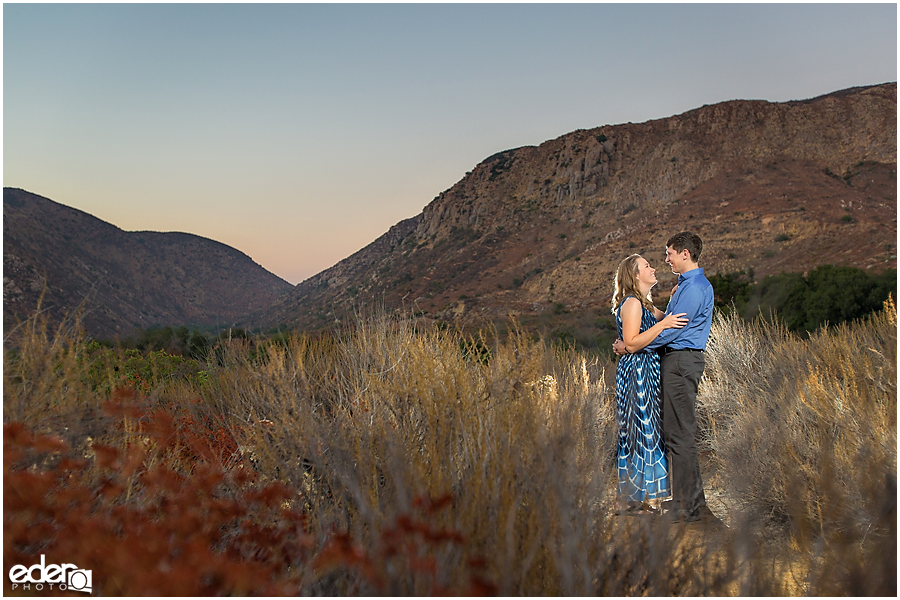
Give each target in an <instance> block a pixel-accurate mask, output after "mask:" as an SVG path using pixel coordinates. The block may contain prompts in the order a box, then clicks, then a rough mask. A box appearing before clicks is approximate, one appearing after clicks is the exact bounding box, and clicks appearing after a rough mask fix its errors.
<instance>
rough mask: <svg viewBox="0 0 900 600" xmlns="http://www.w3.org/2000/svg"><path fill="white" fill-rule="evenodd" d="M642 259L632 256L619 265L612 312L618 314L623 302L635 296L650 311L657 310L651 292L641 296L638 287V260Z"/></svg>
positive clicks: (638, 256)
mask: <svg viewBox="0 0 900 600" xmlns="http://www.w3.org/2000/svg"><path fill="white" fill-rule="evenodd" d="M639 258H641V255H640V254H632V255H631V256H629V257H628V258H626V259H625V260H623V261H622V262H620V263H619V268H618V269H617V270H616V290H615V293H613V297H612V311H613V313H615V312H616V309H618V308H619V305H620V304H622V301H623V300H625V298H627V297H628V296H634V297H635V298H637V299H638V300H640V301H641V304H643V305H644V307H645V308H646V309H647V310H649V311H651V312H652V311H653V309H654V308H655V307H654V306H653V301H652V300H651V299H650V292H647V295H646V296H642V295H641V290H640V288H639V287H638V282H637V274H638V262H637V261H638V259H639Z"/></svg>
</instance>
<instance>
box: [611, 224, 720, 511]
mask: <svg viewBox="0 0 900 600" xmlns="http://www.w3.org/2000/svg"><path fill="white" fill-rule="evenodd" d="M702 250H703V241H702V240H701V239H700V236H698V235H696V234H694V233H691V232H689V231H683V232H681V233H678V234H675V235H673V236H672V237H671V238H669V241H668V242H666V263H667V264H668V265H669V266H670V267H671V268H672V272H673V273H675V274H676V275H678V284H677V285H676V286H675V291H674V293H673V294H672V298H671V299H670V300H669V305H668V307H667V308H666V312H667V313H686V316H687V318H688V322H687V325H685V326H684V327H683V328H682V329H667V330H665V331H663V332H662V333H660V334H659V335H658V336H657V337H656V339H655V340H653V341H652V342H651V343H650V344H648V345H647V347H646V349H649V350H653V349H658V350H659V353H660V356H661V365H660V377H661V382H660V383H661V388H662V413H663V414H662V429H663V439H664V440H665V442H666V447H667V448H668V450H669V469H670V475H671V478H672V509H671V510H670V511H668V513H669V514H671V518H672V520H673V521H681V520H683V521H697V520H699V519H700V517H701V515H709V514H711V513H710V512H709V509H708V508H707V506H706V496H705V495H704V493H703V480H702V478H701V476H700V461H699V460H698V458H697V439H696V436H697V416H696V411H695V408H696V404H697V388H698V386H699V384H700V377H701V376H702V375H703V369H704V367H705V366H706V362H705V360H704V356H703V352H704V351H705V350H706V343H707V341H708V340H709V330H710V327H711V326H712V314H713V289H712V285H711V284H710V283H709V281H708V280H707V279H706V277H705V276H704V274H703V269H701V268H700V266H699V265H698V261H699V259H700V252H701V251H702ZM624 346H625V345H624V344H623V343H622V341H621V340H616V342H615V343H614V344H613V350H614V351H615V352H616V354H624V353H625V352H626V350H625V347H624Z"/></svg>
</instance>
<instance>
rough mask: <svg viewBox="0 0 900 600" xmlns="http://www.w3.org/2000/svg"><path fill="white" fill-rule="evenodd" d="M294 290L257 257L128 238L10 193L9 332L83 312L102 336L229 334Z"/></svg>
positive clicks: (192, 238) (169, 240) (186, 240)
mask: <svg viewBox="0 0 900 600" xmlns="http://www.w3.org/2000/svg"><path fill="white" fill-rule="evenodd" d="M290 289H291V285H290V284H289V283H288V282H286V281H284V280H282V279H280V278H279V277H277V276H276V275H273V274H272V273H269V272H268V271H266V270H265V269H263V268H262V267H261V266H259V265H258V264H256V263H254V262H253V261H252V260H251V259H250V257H249V256H247V255H245V254H243V253H241V252H239V251H238V250H235V249H234V248H231V247H229V246H226V245H224V244H220V243H219V242H215V241H213V240H209V239H206V238H202V237H199V236H196V235H191V234H187V233H158V232H152V231H136V232H126V231H122V230H121V229H119V228H118V227H115V226H114V225H111V224H109V223H105V222H104V221H101V220H100V219H97V218H95V217H93V216H91V215H89V214H87V213H84V212H82V211H79V210H75V209H73V208H69V207H67V206H63V205H62V204H58V203H56V202H53V201H52V200H49V199H47V198H43V197H41V196H37V195H35V194H31V193H29V192H26V191H24V190H18V189H11V188H4V190H3V314H4V327H5V328H6V329H7V330H9V328H11V327H13V326H15V324H16V323H17V322H19V321H20V320H21V319H23V318H27V317H29V316H31V315H32V314H33V312H34V310H35V307H36V306H37V302H38V298H39V297H40V296H41V294H43V301H42V305H41V306H42V309H45V310H47V311H48V314H49V315H50V316H51V317H52V318H53V319H54V320H57V321H58V320H59V319H60V318H62V317H63V315H65V314H66V313H67V312H70V311H74V310H75V309H76V308H77V307H78V306H79V305H81V304H82V303H83V304H84V309H85V311H86V313H85V316H84V325H85V328H86V330H87V332H88V333H89V334H91V335H93V336H96V337H113V336H116V335H127V334H130V333H132V332H133V331H134V329H135V328H146V327H150V326H153V325H191V326H221V327H225V326H229V325H231V324H232V323H233V322H234V321H235V320H236V319H238V318H239V317H242V316H244V315H246V314H248V313H250V312H253V311H255V310H259V309H261V308H262V307H264V306H268V305H270V304H271V303H272V302H273V301H274V300H275V299H276V298H277V296H278V295H279V294H281V293H284V292H286V291H288V290H290Z"/></svg>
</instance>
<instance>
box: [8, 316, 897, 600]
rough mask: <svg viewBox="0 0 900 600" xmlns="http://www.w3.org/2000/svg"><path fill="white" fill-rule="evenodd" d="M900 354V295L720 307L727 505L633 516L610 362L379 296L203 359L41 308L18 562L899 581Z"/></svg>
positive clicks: (19, 430)
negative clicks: (470, 326)
mask: <svg viewBox="0 0 900 600" xmlns="http://www.w3.org/2000/svg"><path fill="white" fill-rule="evenodd" d="M896 350H897V315H896V308H895V306H894V304H893V303H892V302H891V301H888V302H887V303H885V306H884V309H883V310H882V311H880V312H878V313H876V314H874V315H873V316H872V317H870V318H868V319H866V320H864V321H859V322H855V323H852V324H844V325H840V326H838V327H832V328H829V329H821V330H819V331H818V332H816V333H813V334H811V335H809V336H808V337H804V338H801V337H799V336H796V335H794V334H792V333H790V332H788V331H786V330H785V329H784V328H783V327H780V326H779V325H777V324H770V323H767V322H764V321H756V322H747V321H743V320H741V319H740V318H739V317H737V316H719V317H717V319H716V321H715V323H714V325H713V331H712V336H711V340H710V345H709V349H708V352H707V366H706V372H705V375H704V379H703V381H702V383H701V390H700V397H699V399H698V404H699V406H698V413H699V418H700V420H701V423H702V433H703V439H702V440H701V450H702V458H701V461H702V462H701V467H702V469H703V475H704V482H705V485H706V490H707V497H708V499H709V503H710V507H711V508H712V510H713V512H714V513H716V515H717V516H718V517H719V518H720V519H721V520H722V521H723V522H724V524H725V525H727V526H723V527H712V526H711V525H709V524H705V523H700V524H693V523H692V524H687V525H684V524H676V525H671V524H669V523H667V522H666V521H665V520H664V519H663V518H661V517H652V516H651V517H630V516H628V517H626V516H617V515H616V508H617V503H616V493H615V489H616V471H615V464H614V454H615V443H616V425H615V408H614V407H615V401H614V395H615V394H614V375H615V364H614V363H613V362H611V361H607V360H606V359H604V358H597V357H592V356H591V355H588V354H582V353H579V352H577V351H575V350H572V349H564V348H560V347H558V346H553V345H551V344H547V343H545V342H544V341H542V340H539V339H538V340H536V339H534V338H533V337H532V336H530V335H526V334H524V333H521V332H517V331H516V330H513V331H512V332H511V333H509V334H508V335H506V336H505V339H503V340H498V339H496V338H495V337H490V336H484V337H477V336H476V337H471V336H465V335H462V334H460V333H458V332H454V331H452V330H438V329H434V328H430V329H419V328H417V327H416V324H415V322H414V321H413V320H411V319H403V318H396V317H391V316H387V315H385V314H383V313H373V314H367V315H362V316H359V317H358V318H357V319H356V321H355V323H354V324H353V325H351V326H347V327H345V328H344V329H343V330H341V331H339V332H336V333H333V334H329V335H320V336H303V335H300V336H289V337H283V338H279V339H278V340H274V339H273V340H265V339H243V338H241V339H232V340H228V339H222V340H221V341H219V342H218V345H217V346H216V347H214V348H213V349H212V350H211V351H210V353H209V356H208V358H207V359H206V360H205V361H197V360H194V359H189V358H184V357H181V356H177V355H172V354H168V353H166V352H162V351H158V352H137V351H125V350H120V349H111V348H106V347H102V346H100V345H99V344H97V343H96V342H92V341H90V340H89V339H87V338H85V336H84V335H83V334H81V333H79V328H78V326H77V320H75V321H72V322H67V323H64V324H63V325H62V326H60V327H59V328H58V329H56V330H49V329H48V326H47V324H46V322H44V321H42V319H41V318H40V317H39V316H37V317H35V318H32V319H31V320H30V321H28V322H27V323H25V324H24V325H23V326H21V327H19V328H18V329H16V330H15V331H13V332H12V333H10V334H9V335H8V336H7V338H6V340H5V341H4V369H3V420H4V435H3V444H4V454H3V459H4V488H3V490H4V491H3V501H4V511H3V558H4V569H5V570H6V571H7V572H8V571H9V569H10V568H11V567H12V566H13V565H16V564H22V565H31V564H35V563H36V562H38V561H39V558H40V555H41V554H45V555H46V556H47V562H48V563H62V562H67V563H73V564H76V565H78V566H79V567H80V568H82V569H90V570H92V573H93V585H94V590H95V592H99V593H102V594H103V595H163V596H166V595H186V596H191V595H207V594H240V595H245V594H254V595H288V594H291V595H293V594H316V595H322V594H324V595H368V594H375V595H432V594H454V595H475V594H499V595H592V594H602V595H650V596H666V595H715V596H730V595H884V596H894V595H896V592H897V568H896V567H897V533H896V531H897V530H896V506H897V481H896V474H897V387H896V383H897V372H896V364H897V356H896ZM4 586H5V587H4V591H5V592H6V593H7V594H10V593H21V592H18V591H14V590H12V589H11V587H10V583H9V580H8V579H5V583H4ZM28 593H37V594H40V593H45V594H46V593H53V592H28Z"/></svg>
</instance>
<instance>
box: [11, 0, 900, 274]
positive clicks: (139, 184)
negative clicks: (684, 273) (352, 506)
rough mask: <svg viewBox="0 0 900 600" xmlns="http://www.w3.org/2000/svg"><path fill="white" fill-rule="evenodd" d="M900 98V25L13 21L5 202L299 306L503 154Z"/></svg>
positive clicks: (694, 19)
mask: <svg viewBox="0 0 900 600" xmlns="http://www.w3.org/2000/svg"><path fill="white" fill-rule="evenodd" d="M896 80H897V6H896V4H790V5H789V4H775V5H772V4H749V5H737V4H724V5H721V4H693V5H679V4H656V5H640V4H568V5H558V4H443V5H437V4H399V5H398V4H395V5H377V4H353V5H338V4H326V5H317V4H269V5H259V4H249V5H242V4H194V5H187V4H174V5H173V4H144V5H136V4H94V5H77V4H52V5H41V4H4V6H3V185H4V186H12V187H19V188H24V189H26V190H28V191H30V192H33V193H36V194H40V195H42V196H46V197H48V198H50V199H52V200H55V201H57V202H60V203H62V204H65V205H68V206H72V207H75V208H78V209H81V210H84V211H86V212H88V213H90V214H92V215H94V216H96V217H98V218H100V219H103V220H104V221H108V222H110V223H113V224H115V225H117V226H119V227H121V228H123V229H126V230H155V231H186V232H190V233H195V234H198V235H201V236H204V237H208V238H212V239H215V240H218V241H220V242H223V243H225V244H228V245H231V246H234V247H236V248H238V249H239V250H241V251H243V252H245V253H246V254H248V255H250V256H251V257H252V258H253V259H254V260H255V261H256V262H258V263H260V264H261V265H262V266H264V267H265V268H266V269H268V270H270V271H272V272H274V273H275V274H277V275H279V276H281V277H282V278H284V279H286V280H288V281H290V282H291V283H298V282H300V281H301V280H303V279H305V278H307V277H309V276H311V275H314V274H315V273H317V272H319V271H321V270H323V269H326V268H328V267H330V266H332V265H333V264H335V263H336V262H338V261H339V260H341V259H343V258H345V257H347V256H349V255H350V254H352V253H353V252H355V251H357V250H359V249H360V248H362V247H364V246H366V245H367V244H369V243H370V242H371V241H373V240H374V239H375V238H377V237H378V236H379V235H381V234H382V233H384V232H385V231H387V229H388V228H389V227H390V226H391V225H393V224H395V223H397V222H398V221H400V220H402V219H405V218H408V217H411V216H414V215H416V214H418V213H419V212H421V211H422V209H423V208H424V207H425V205H426V204H428V203H429V202H430V201H431V200H432V199H433V198H434V197H435V196H437V195H438V194H439V193H440V192H442V191H444V190H446V189H447V188H449V187H451V186H452V185H453V184H454V183H456V182H457V181H458V180H460V179H461V178H462V177H463V176H464V175H465V173H466V171H469V170H471V169H472V168H473V167H474V166H475V165H476V164H477V163H479V162H480V161H481V160H483V159H484V158H486V157H488V156H490V155H491V154H494V153H496V152H499V151H501V150H506V149H509V148H515V147H519V146H524V145H538V144H541V143H542V142H544V141H546V140H548V139H552V138H556V137H558V136H560V135H563V134H565V133H568V132H570V131H573V130H575V129H587V128H592V127H597V126H600V125H604V124H618V123H625V122H629V121H630V122H635V123H637V122H642V121H647V120H650V119H657V118H663V117H668V116H672V115H675V114H679V113H682V112H685V111H687V110H690V109H693V108H697V107H699V106H702V105H704V104H713V103H716V102H721V101H726V100H732V99H764V100H770V101H779V102H780V101H787V100H798V99H805V98H811V97H815V96H819V95H822V94H826V93H829V92H833V91H836V90H840V89H844V88H848V87H853V86H860V85H872V84H878V83H884V82H887V81H896Z"/></svg>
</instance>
